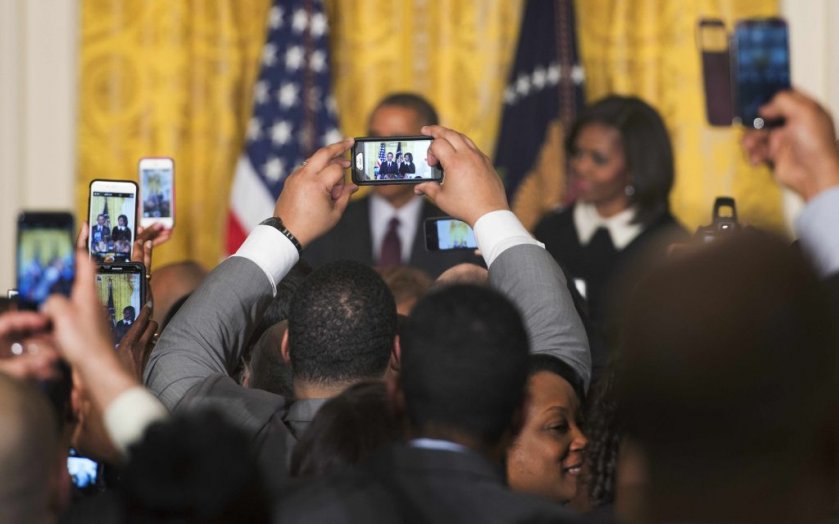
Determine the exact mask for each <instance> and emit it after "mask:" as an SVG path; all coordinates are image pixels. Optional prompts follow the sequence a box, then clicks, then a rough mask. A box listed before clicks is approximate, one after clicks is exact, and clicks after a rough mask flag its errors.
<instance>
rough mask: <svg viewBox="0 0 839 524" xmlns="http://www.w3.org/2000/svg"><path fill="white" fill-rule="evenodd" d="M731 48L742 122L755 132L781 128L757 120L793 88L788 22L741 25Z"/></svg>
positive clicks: (737, 108)
mask: <svg viewBox="0 0 839 524" xmlns="http://www.w3.org/2000/svg"><path fill="white" fill-rule="evenodd" d="M731 47H732V50H731V52H732V56H733V62H734V64H735V71H734V83H735V93H736V96H735V98H736V111H737V116H738V117H739V118H740V122H741V123H742V124H743V125H744V126H748V127H753V128H755V129H760V128H762V127H764V126H766V125H776V124H778V123H779V122H764V120H763V119H762V118H760V116H758V109H760V107H761V106H762V105H764V104H766V103H767V102H769V100H771V99H772V97H773V96H775V94H776V93H777V92H778V91H782V90H784V89H789V87H790V72H789V46H788V35H787V24H786V22H784V21H783V20H781V19H779V18H767V19H759V20H744V21H742V22H739V23H738V24H737V27H736V28H735V31H734V37H733V39H732V46H731Z"/></svg>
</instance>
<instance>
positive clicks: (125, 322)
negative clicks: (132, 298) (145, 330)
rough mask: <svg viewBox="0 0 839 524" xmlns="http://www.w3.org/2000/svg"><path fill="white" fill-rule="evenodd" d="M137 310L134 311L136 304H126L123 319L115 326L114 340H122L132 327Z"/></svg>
mask: <svg viewBox="0 0 839 524" xmlns="http://www.w3.org/2000/svg"><path fill="white" fill-rule="evenodd" d="M136 314H137V312H136V311H134V306H125V307H124V308H123V309H122V320H120V321H119V322H117V323H116V326H114V340H116V342H119V341H120V340H122V337H124V336H125V334H126V333H127V332H128V330H129V329H131V325H132V324H134V318H135V316H136Z"/></svg>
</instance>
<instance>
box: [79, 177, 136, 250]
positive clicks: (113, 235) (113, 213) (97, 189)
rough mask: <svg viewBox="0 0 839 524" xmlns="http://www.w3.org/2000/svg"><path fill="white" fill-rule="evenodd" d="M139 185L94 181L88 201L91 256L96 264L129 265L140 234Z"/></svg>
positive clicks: (91, 184) (115, 181)
mask: <svg viewBox="0 0 839 524" xmlns="http://www.w3.org/2000/svg"><path fill="white" fill-rule="evenodd" d="M136 217H137V184H135V183H134V182H130V181H124V180H94V181H93V182H91V183H90V199H89V201H88V223H89V224H90V234H89V236H88V252H89V253H90V256H91V258H93V259H94V260H95V261H96V262H98V263H100V264H102V263H107V264H110V263H114V262H128V261H130V260H131V253H132V249H133V247H134V236H135V235H136V234H137V225H136Z"/></svg>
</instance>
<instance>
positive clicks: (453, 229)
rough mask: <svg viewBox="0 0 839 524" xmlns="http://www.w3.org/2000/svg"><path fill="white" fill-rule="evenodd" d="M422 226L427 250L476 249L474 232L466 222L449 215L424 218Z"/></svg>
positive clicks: (476, 243)
mask: <svg viewBox="0 0 839 524" xmlns="http://www.w3.org/2000/svg"><path fill="white" fill-rule="evenodd" d="M423 227H424V229H425V249H427V250H428V251H451V250H456V249H468V250H475V249H478V242H477V240H476V239H475V232H474V231H472V228H471V227H469V224H467V223H466V222H462V221H460V220H457V219H454V218H451V217H435V218H426V219H425V222H424V223H423Z"/></svg>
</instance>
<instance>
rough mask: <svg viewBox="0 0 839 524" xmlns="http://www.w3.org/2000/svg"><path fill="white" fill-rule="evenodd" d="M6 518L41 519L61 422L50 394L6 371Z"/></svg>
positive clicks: (0, 481)
mask: <svg viewBox="0 0 839 524" xmlns="http://www.w3.org/2000/svg"><path fill="white" fill-rule="evenodd" d="M0 428H3V429H2V431H0V471H2V472H3V474H2V475H0V522H41V521H43V520H45V519H46V516H47V515H48V513H49V511H48V509H49V508H48V502H49V498H50V488H51V486H52V485H54V482H53V481H52V478H51V477H52V475H53V474H54V473H56V471H57V470H56V467H55V466H56V464H57V460H58V458H59V456H58V449H59V445H58V444H59V440H58V425H57V420H56V417H55V415H54V414H53V412H52V408H51V407H50V404H49V402H48V401H47V399H46V397H45V396H44V395H43V394H42V393H41V392H40V391H38V390H37V389H35V388H34V387H32V386H30V385H28V384H26V383H24V382H21V381H19V380H17V379H14V378H11V377H9V376H7V375H4V374H2V373H0Z"/></svg>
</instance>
